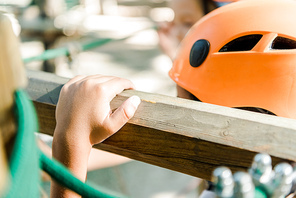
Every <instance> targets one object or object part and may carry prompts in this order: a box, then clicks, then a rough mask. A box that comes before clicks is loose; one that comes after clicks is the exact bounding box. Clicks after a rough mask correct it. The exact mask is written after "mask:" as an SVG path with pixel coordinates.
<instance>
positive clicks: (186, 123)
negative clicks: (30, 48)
mask: <svg viewBox="0 0 296 198" xmlns="http://www.w3.org/2000/svg"><path fill="white" fill-rule="evenodd" d="M28 76H29V86H28V92H29V94H30V95H31V97H32V100H33V101H34V104H35V106H36V109H37V113H38V117H39V122H40V132H42V133H46V134H49V135H52V134H53V131H54V127H55V118H54V115H55V105H56V103H57V101H58V95H59V91H60V89H61V87H62V85H63V84H64V83H65V82H66V81H67V79H65V78H60V77H57V76H55V75H53V74H49V73H41V72H33V71H28ZM132 95H138V96H139V97H140V98H141V100H142V103H141V104H140V106H139V109H138V110H137V112H136V114H135V116H134V117H133V118H132V119H131V120H130V121H129V123H128V124H126V125H125V126H124V127H123V128H122V129H121V130H120V131H119V132H118V133H116V134H115V135H113V136H111V137H110V138H108V139H107V140H105V141H104V142H102V143H101V144H98V145H96V146H95V148H99V149H103V150H106V151H110V152H113V153H117V154H120V155H123V156H126V157H130V158H132V159H136V160H139V161H143V162H147V163H150V164H154V165H157V166H161V167H164V168H168V169H171V170H174V171H178V172H182V173H185V174H189V175H192V176H196V177H200V178H204V179H207V180H210V179H211V173H212V171H213V169H214V168H216V167H217V166H220V165H224V166H228V167H229V168H231V169H232V170H234V171H237V170H242V169H244V170H246V169H247V168H248V167H250V165H251V162H252V160H253V157H254V155H255V154H256V153H257V152H265V153H268V154H270V155H271V156H272V157H273V163H274V164H276V163H279V162H282V161H295V160H296V152H295V151H296V144H295V143H296V121H295V120H292V119H287V118H281V117H276V116H270V115H263V114H259V113H253V112H248V111H244V110H238V109H232V108H227V107H221V106H217V105H211V104H206V103H201V102H196V101H190V100H185V99H180V98H175V97H169V96H164V95H158V94H151V93H144V92H139V91H135V90H126V91H123V92H122V93H121V94H119V95H118V96H116V97H115V99H114V100H113V101H112V102H111V108H112V109H115V108H117V107H118V106H119V105H120V104H121V103H122V102H123V101H124V100H126V99H127V98H128V97H130V96H132Z"/></svg>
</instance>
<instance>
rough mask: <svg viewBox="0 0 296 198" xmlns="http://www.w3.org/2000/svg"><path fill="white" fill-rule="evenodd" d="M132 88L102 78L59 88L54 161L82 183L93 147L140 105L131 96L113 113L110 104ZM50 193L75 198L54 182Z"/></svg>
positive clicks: (123, 81)
mask: <svg viewBox="0 0 296 198" xmlns="http://www.w3.org/2000/svg"><path fill="white" fill-rule="evenodd" d="M133 88H134V85H133V84H132V83H131V82H130V81H129V80H126V79H122V78H117V77H111V76H102V75H94V76H88V77H85V76H77V77H75V78H73V79H71V80H70V81H69V82H68V83H66V84H65V85H64V87H63V88H62V90H61V93H60V98H59V101H58V104H57V109H56V121H57V125H56V128H55V132H54V138H53V146H52V151H53V157H55V158H56V159H57V160H59V161H60V162H61V163H63V164H64V165H66V166H67V167H68V168H69V169H70V170H71V171H72V172H73V173H74V174H75V175H76V176H77V177H78V178H79V179H81V180H82V181H84V180H85V178H86V171H87V164H88V158H89V154H90V150H91V148H92V145H94V144H97V143H100V142H102V141H103V140H104V139H106V138H108V137H109V136H111V135H112V134H114V133H115V132H116V131H118V130H119V129H120V128H121V127H122V126H123V125H124V124H125V123H126V122H127V121H128V120H129V119H130V118H131V117H132V116H133V115H134V113H135V111H136V109H137V107H138V105H139V104H140V98H139V97H137V96H132V97H131V98H129V99H127V100H126V101H125V102H124V103H123V104H122V105H121V106H120V107H119V108H118V109H117V110H116V111H114V112H112V111H111V109H110V101H111V100H112V99H113V98H114V97H115V96H116V94H118V93H120V92H122V91H123V90H124V89H133ZM51 191H52V192H51V197H76V194H75V193H73V192H71V191H69V190H67V189H65V188H63V187H61V186H59V185H58V184H56V183H55V182H53V183H52V188H51Z"/></svg>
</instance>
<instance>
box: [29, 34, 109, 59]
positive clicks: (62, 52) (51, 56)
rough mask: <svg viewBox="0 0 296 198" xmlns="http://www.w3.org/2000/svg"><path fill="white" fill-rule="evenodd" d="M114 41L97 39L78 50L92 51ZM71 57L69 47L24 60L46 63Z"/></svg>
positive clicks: (80, 45)
mask: <svg viewBox="0 0 296 198" xmlns="http://www.w3.org/2000/svg"><path fill="white" fill-rule="evenodd" d="M112 40H113V39H110V38H107V39H97V40H94V41H92V42H89V43H86V44H78V45H79V46H78V48H79V50H81V51H86V50H90V49H92V48H96V47H99V46H102V45H105V44H106V43H109V42H110V41H112ZM68 55H70V48H69V47H62V48H57V49H49V50H46V51H45V52H43V53H42V54H40V55H37V56H33V57H29V58H25V59H23V61H24V63H29V62H32V61H46V60H50V59H54V58H57V57H60V56H68Z"/></svg>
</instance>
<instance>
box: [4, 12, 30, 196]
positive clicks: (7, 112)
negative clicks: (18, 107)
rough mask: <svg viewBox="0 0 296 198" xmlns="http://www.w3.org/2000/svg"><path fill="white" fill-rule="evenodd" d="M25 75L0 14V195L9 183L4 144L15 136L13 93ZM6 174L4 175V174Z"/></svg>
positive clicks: (10, 32)
mask: <svg viewBox="0 0 296 198" xmlns="http://www.w3.org/2000/svg"><path fill="white" fill-rule="evenodd" d="M26 83H27V80H26V74H25V69H24V66H23V62H22V59H21V54H20V50H19V40H18V39H17V37H16V36H15V34H14V32H13V30H12V26H11V22H10V20H9V19H8V17H6V16H5V14H4V13H0V175H1V177H0V195H1V192H2V191H1V190H3V185H4V184H5V183H6V184H7V183H9V182H8V180H7V177H5V175H8V171H7V163H6V162H7V160H5V159H6V157H5V153H6V152H5V149H4V148H5V144H6V143H7V142H8V141H9V140H10V139H11V138H12V137H13V136H14V135H15V131H16V124H15V119H14V112H13V105H14V93H15V91H16V89H18V88H24V87H25V86H26ZM5 173H6V174H5Z"/></svg>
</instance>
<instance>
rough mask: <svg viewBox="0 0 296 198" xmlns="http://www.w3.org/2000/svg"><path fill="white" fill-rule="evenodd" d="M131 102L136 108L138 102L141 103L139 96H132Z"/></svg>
mask: <svg viewBox="0 0 296 198" xmlns="http://www.w3.org/2000/svg"><path fill="white" fill-rule="evenodd" d="M131 103H132V104H133V105H134V107H136V108H138V106H139V104H140V103H141V99H140V98H139V96H132V97H131Z"/></svg>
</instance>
